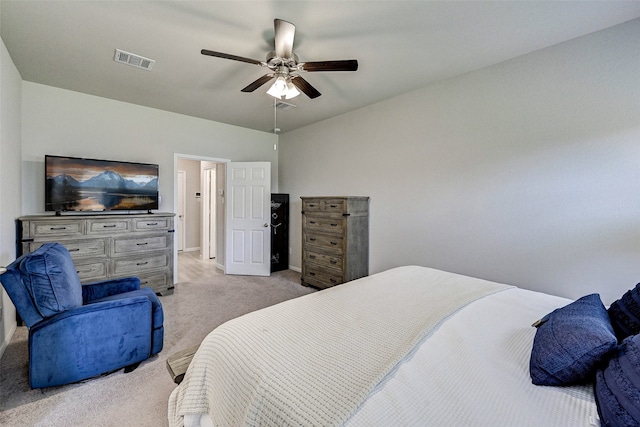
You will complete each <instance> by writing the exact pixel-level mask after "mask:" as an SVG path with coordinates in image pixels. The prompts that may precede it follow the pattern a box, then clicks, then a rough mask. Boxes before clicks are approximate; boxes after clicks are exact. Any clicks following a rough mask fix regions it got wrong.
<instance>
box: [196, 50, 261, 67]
mask: <svg viewBox="0 0 640 427" xmlns="http://www.w3.org/2000/svg"><path fill="white" fill-rule="evenodd" d="M200 53H201V54H203V55H208V56H215V57H217V58H224V59H231V60H234V61H240V62H247V63H249V64H255V65H262V62H261V61H258V60H256V59H251V58H245V57H243V56H236V55H230V54H228V53H222V52H215V51H213V50H207V49H202V50H201V51H200Z"/></svg>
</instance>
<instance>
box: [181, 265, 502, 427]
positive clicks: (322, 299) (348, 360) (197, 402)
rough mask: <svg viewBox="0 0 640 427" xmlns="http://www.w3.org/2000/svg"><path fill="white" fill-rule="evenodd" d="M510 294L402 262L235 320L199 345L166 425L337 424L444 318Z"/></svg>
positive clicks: (492, 285) (481, 282)
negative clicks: (203, 419)
mask: <svg viewBox="0 0 640 427" xmlns="http://www.w3.org/2000/svg"><path fill="white" fill-rule="evenodd" d="M508 288H509V286H506V285H502V284H497V283H493V282H487V281H484V280H480V279H475V278H471V277H467V276H461V275H455V274H450V273H446V272H442V271H439V270H433V269H428V268H424V267H416V266H408V267H401V268H396V269H391V270H388V271H385V272H383V273H379V274H376V275H373V276H369V277H367V278H364V279H359V280H355V281H353V282H350V283H347V284H344V285H340V286H338V287H335V288H331V289H327V290H324V291H322V292H318V293H315V294H310V295H307V296H304V297H300V298H297V299H295V300H290V301H286V302H284V303H281V304H278V305H275V306H272V307H269V308H266V309H263V310H260V311H257V312H254V313H250V314H248V315H245V316H242V317H240V318H237V319H234V320H231V321H229V322H227V323H225V324H223V325H221V326H220V327H218V328H216V330H214V331H213V332H212V333H211V334H209V335H208V336H207V337H206V338H205V340H204V341H203V343H202V344H201V346H200V348H199V349H198V352H197V353H196V355H195V356H194V359H193V361H192V362H191V365H190V366H189V370H188V371H187V374H186V375H185V379H184V381H183V382H182V384H180V386H179V387H178V388H177V389H176V390H175V391H174V392H173V393H172V394H171V397H170V401H169V422H170V424H171V425H172V426H182V425H184V416H185V415H196V417H189V418H188V419H190V420H191V419H193V420H198V419H199V417H198V416H197V415H198V414H207V415H208V416H209V417H210V418H211V420H212V421H213V424H214V425H219V426H235V425H252V426H253V425H256V426H257V425H261V426H284V425H295V426H301V425H305V426H311V425H317V426H328V425H341V424H343V423H345V422H346V421H347V420H348V419H349V418H350V417H351V416H352V415H353V414H354V413H355V412H356V410H357V409H358V408H359V407H360V406H361V405H362V404H363V402H364V401H365V400H366V399H367V397H368V396H369V394H370V393H371V392H372V390H374V389H375V388H376V386H377V385H378V384H380V382H381V381H382V380H383V378H385V376H386V375H387V374H389V372H391V371H392V370H393V369H394V368H396V366H397V365H398V364H399V363H400V362H401V361H402V360H403V359H404V358H405V357H406V356H407V355H408V354H409V353H411V351H412V350H413V349H414V348H415V346H416V345H417V344H418V343H419V342H421V341H422V340H423V339H424V338H425V337H426V336H428V335H429V334H430V333H431V332H432V331H433V330H434V328H436V327H437V326H438V325H440V324H441V322H442V321H443V320H445V319H446V318H447V317H449V316H450V315H452V314H453V313H455V312H457V311H458V310H460V309H461V308H462V307H464V306H465V305H467V304H469V303H470V302H473V301H475V300H478V299H479V298H482V297H483V296H486V295H489V294H493V293H495V292H499V291H502V290H505V289H508ZM247 338H248V339H247Z"/></svg>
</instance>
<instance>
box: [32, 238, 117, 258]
mask: <svg viewBox="0 0 640 427" xmlns="http://www.w3.org/2000/svg"><path fill="white" fill-rule="evenodd" d="M57 242H58V243H60V244H61V245H63V246H64V247H65V248H67V250H68V251H69V253H70V254H71V258H73V259H77V258H86V257H92V256H96V257H97V256H106V255H107V254H108V253H109V241H108V240H107V239H90V240H89V239H88V240H57ZM45 243H47V242H29V243H28V246H27V251H28V252H33V251H35V250H36V249H38V248H39V247H40V246H42V245H44V244H45Z"/></svg>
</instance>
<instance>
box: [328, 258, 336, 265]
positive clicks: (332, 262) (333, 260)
mask: <svg viewBox="0 0 640 427" xmlns="http://www.w3.org/2000/svg"><path fill="white" fill-rule="evenodd" d="M329 263H330V264H334V265H335V264H337V263H338V261H336V260H335V259H332V260H331V261H329Z"/></svg>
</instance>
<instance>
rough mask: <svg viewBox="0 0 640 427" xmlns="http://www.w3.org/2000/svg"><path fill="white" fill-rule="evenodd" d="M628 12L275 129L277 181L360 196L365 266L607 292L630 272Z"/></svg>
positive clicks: (637, 268)
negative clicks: (527, 50)
mask: <svg viewBox="0 0 640 427" xmlns="http://www.w3.org/2000/svg"><path fill="white" fill-rule="evenodd" d="M638 76H640V20H635V21H632V22H629V23H627V24H623V25H621V26H618V27H614V28H611V29H607V30H604V31H601V32H598V33H594V34H591V35H587V36H584V37H581V38H578V39H575V40H572V41H569V42H566V43H563V44H561V45H557V46H554V47H551V48H547V49H544V50H540V51H537V52H534V53H532V54H529V55H526V56H523V57H520V58H516V59H514V60H511V61H508V62H505V63H502V64H499V65H496V66H493V67H490V68H486V69H482V70H479V71H476V72H472V73H469V74H466V75H463V76H460V77H457V78H453V79H450V80H447V81H443V82H441V83H438V84H434V85H432V86H429V87H426V88H424V89H422V90H418V91H415V92H412V93H408V94H405V95H402V96H398V97H396V98H394V99H390V100H387V101H384V102H381V103H378V104H375V105H371V106H368V107H365V108H363V109H361V110H358V111H354V112H351V113H348V114H344V115H341V116H338V117H335V118H332V119H329V120H326V121H324V122H321V123H316V124H314V125H311V126H308V127H306V128H303V129H299V130H297V131H292V132H288V133H285V134H283V135H281V136H280V147H279V149H280V163H279V165H280V166H279V167H280V170H279V177H280V182H279V186H280V192H283V193H289V194H290V196H291V202H292V203H291V240H290V242H291V246H292V249H293V254H292V257H291V264H292V265H293V266H294V267H300V241H301V237H300V229H301V227H300V199H299V196H313V195H336V194H337V195H357V196H370V197H371V222H370V233H371V235H370V266H371V269H370V270H371V273H375V272H378V271H381V270H384V269H387V268H390V267H394V266H398V265H404V264H420V265H425V266H430V267H436V268H440V269H444V270H449V271H455V272H459V273H463V274H468V275H472V276H477V277H481V278H486V279H491V280H495V281H499V282H506V283H510V284H514V285H518V286H521V287H525V288H530V289H534V290H540V291H545V292H549V293H553V294H558V295H562V296H567V297H571V298H577V297H580V296H582V295H585V294H587V293H592V292H599V293H601V295H602V297H603V299H604V300H605V302H609V303H610V302H612V300H614V299H616V298H618V297H619V296H620V295H622V293H623V292H624V291H625V290H626V289H628V288H631V287H633V286H635V284H636V283H637V282H638V281H640V262H639V261H640V222H639V218H640V167H639V165H640V143H639V142H640V84H639V83H638Z"/></svg>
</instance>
